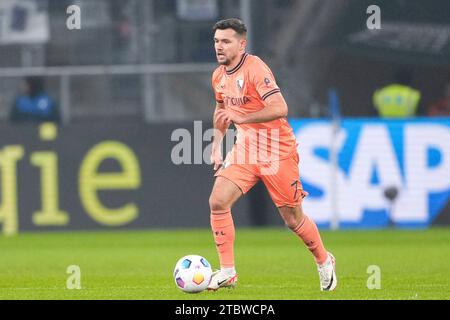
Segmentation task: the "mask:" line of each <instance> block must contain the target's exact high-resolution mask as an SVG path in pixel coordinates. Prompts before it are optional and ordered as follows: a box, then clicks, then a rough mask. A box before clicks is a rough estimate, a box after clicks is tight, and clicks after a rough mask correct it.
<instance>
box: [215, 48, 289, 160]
mask: <svg viewBox="0 0 450 320" xmlns="http://www.w3.org/2000/svg"><path fill="white" fill-rule="evenodd" d="M212 86H213V89H214V93H215V98H216V101H217V102H219V103H223V104H224V105H225V108H227V109H231V110H233V111H235V112H237V113H239V114H248V113H253V112H257V111H259V110H261V109H263V108H264V107H265V103H264V101H265V100H266V99H267V98H268V97H270V96H271V95H273V94H277V93H280V88H279V87H278V85H277V83H276V81H275V77H274V76H273V74H272V71H271V70H270V68H269V67H268V66H267V65H266V64H265V63H264V62H263V61H262V60H261V59H260V58H258V57H257V56H254V55H250V54H248V53H245V54H244V55H243V56H242V58H241V60H240V62H239V64H238V65H237V66H236V67H235V68H233V69H232V70H228V71H227V70H226V68H225V66H219V67H218V68H217V69H216V70H215V71H214V73H213V76H212ZM235 126H236V129H237V139H236V144H235V147H234V148H233V152H234V153H235V157H237V159H238V160H237V161H241V163H242V161H245V163H248V162H250V163H255V162H253V160H256V161H257V162H260V161H274V160H282V159H286V158H287V157H289V155H291V153H292V152H293V151H294V150H296V140H295V135H294V133H293V130H292V128H291V126H290V125H289V123H288V121H287V119H286V118H279V119H276V120H272V121H268V122H262V123H246V124H240V125H235ZM244 159H245V160H244ZM235 161H236V159H235Z"/></svg>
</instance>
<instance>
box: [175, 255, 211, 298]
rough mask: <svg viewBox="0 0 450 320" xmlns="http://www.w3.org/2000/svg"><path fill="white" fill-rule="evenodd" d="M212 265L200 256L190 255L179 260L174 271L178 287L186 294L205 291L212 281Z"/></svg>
mask: <svg viewBox="0 0 450 320" xmlns="http://www.w3.org/2000/svg"><path fill="white" fill-rule="evenodd" d="M211 275H212V270H211V265H210V264H209V262H208V260H206V259H205V258H203V257H202V256H198V255H188V256H185V257H183V258H181V259H180V260H178V262H177V264H176V265H175V269H174V271H173V278H174V280H175V284H176V285H177V287H178V288H179V289H181V290H183V291H184V292H188V293H197V292H200V291H203V290H205V289H206V287H207V286H208V284H209V282H210V281H211Z"/></svg>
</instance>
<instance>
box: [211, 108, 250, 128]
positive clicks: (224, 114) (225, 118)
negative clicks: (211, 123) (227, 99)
mask: <svg viewBox="0 0 450 320" xmlns="http://www.w3.org/2000/svg"><path fill="white" fill-rule="evenodd" d="M216 121H219V122H224V123H226V124H230V123H231V122H233V123H235V124H241V123H244V121H245V118H244V116H241V115H240V114H238V113H236V112H234V111H231V110H226V109H220V110H219V111H217V116H216Z"/></svg>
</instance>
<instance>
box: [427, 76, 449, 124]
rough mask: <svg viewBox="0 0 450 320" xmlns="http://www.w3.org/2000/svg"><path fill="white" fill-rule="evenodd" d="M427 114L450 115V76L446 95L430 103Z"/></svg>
mask: <svg viewBox="0 0 450 320" xmlns="http://www.w3.org/2000/svg"><path fill="white" fill-rule="evenodd" d="M427 114H428V115H429V116H431V117H439V116H450V78H449V79H448V80H447V82H446V84H445V89H444V97H443V98H442V99H441V100H439V101H437V102H436V103H434V104H432V105H430V106H429V107H428V110H427Z"/></svg>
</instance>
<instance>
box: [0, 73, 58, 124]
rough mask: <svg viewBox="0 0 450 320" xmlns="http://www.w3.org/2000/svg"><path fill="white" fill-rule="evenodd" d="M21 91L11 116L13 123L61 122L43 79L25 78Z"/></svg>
mask: <svg viewBox="0 0 450 320" xmlns="http://www.w3.org/2000/svg"><path fill="white" fill-rule="evenodd" d="M20 91H21V93H20V94H19V95H18V96H17V97H16V99H15V101H14V104H13V106H12V109H11V112H10V115H9V118H10V120H11V121H12V122H44V121H52V122H59V121H60V115H59V112H58V109H57V107H56V104H55V102H54V100H53V99H52V98H51V97H50V95H49V94H48V93H47V92H46V91H45V88H44V80H43V79H42V78H41V77H27V78H25V79H24V81H23V82H22V84H21V87H20Z"/></svg>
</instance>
